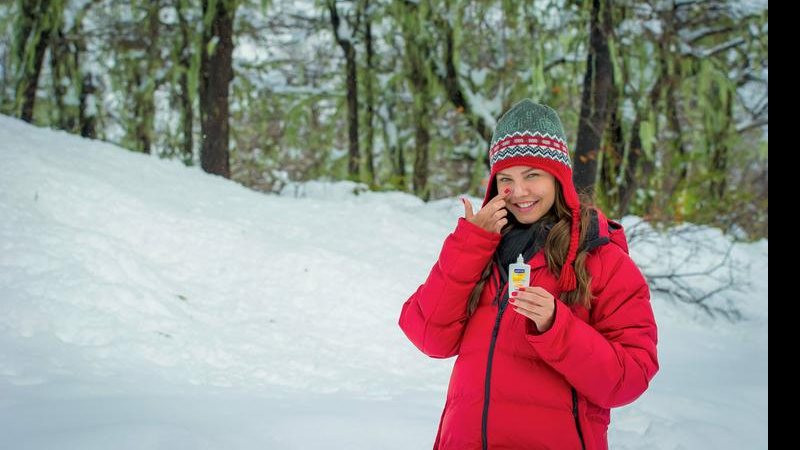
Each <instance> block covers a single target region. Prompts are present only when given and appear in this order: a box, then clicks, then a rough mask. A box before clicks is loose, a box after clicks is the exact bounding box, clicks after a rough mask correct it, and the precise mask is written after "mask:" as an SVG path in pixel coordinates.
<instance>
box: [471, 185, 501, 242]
mask: <svg viewBox="0 0 800 450" xmlns="http://www.w3.org/2000/svg"><path fill="white" fill-rule="evenodd" d="M509 193H511V190H510V189H506V190H505V191H504V192H502V193H500V194H497V196H496V197H494V198H493V199H491V200H489V203H487V204H486V206H484V207H483V208H481V210H480V211H478V213H477V214H475V213H473V212H472V203H470V201H469V200H468V199H466V198H462V199H461V201H462V202H463V203H464V218H465V219H467V220H468V221H470V222H472V223H473V224H475V225H477V226H479V227H481V228H483V229H484V230H486V231H489V232H493V233H500V230H502V229H503V226H504V225H505V224H507V223H508V219H506V214H508V210H507V209H506V197H507V196H508V194H509Z"/></svg>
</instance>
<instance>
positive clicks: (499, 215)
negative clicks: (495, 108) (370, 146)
mask: <svg viewBox="0 0 800 450" xmlns="http://www.w3.org/2000/svg"><path fill="white" fill-rule="evenodd" d="M489 158H490V163H491V176H490V177H489V181H490V183H489V186H488V188H487V190H486V197H485V198H484V201H483V205H482V207H481V208H480V210H479V211H478V212H477V213H475V212H473V208H472V204H471V203H470V202H469V201H468V200H466V199H464V217H463V218H460V219H459V221H458V225H457V226H456V229H455V231H454V232H453V233H452V234H450V235H449V236H448V237H447V239H446V240H445V242H444V245H443V247H442V251H441V253H440V255H439V260H438V261H437V262H436V264H434V266H433V269H431V272H430V274H429V275H428V279H427V280H426V281H425V283H424V284H422V285H421V286H420V287H419V288H418V289H417V291H416V292H415V293H414V294H413V295H412V296H411V297H410V298H409V299H408V300H407V301H406V303H405V304H404V305H403V309H402V312H401V314H400V327H401V328H402V329H403V331H404V332H405V334H406V336H408V338H409V340H411V342H413V343H414V345H416V346H417V348H419V349H420V350H421V351H422V352H423V353H425V354H426V355H429V356H431V357H435V358H448V357H451V356H455V355H458V359H457V360H456V362H455V365H454V367H453V373H452V376H451V378H450V387H449V389H448V391H447V400H446V402H445V407H444V411H443V412H442V418H441V421H440V423H439V432H438V434H437V436H436V441H435V443H434V448H435V449H453V450H474V449H483V450H488V449H490V448H513V449H528V448H547V449H559V450H578V449H581V450H586V449H590V450H605V449H607V448H608V442H607V438H606V436H607V431H608V425H609V422H610V409H611V408H613V407H617V406H622V405H625V404H627V403H630V402H632V401H633V400H635V399H636V398H637V397H639V396H640V395H641V394H642V393H643V392H644V391H645V390H646V389H647V387H648V384H649V382H650V380H651V379H652V378H653V376H654V375H655V373H656V371H657V370H658V359H657V354H656V341H657V337H656V335H657V332H656V323H655V319H654V317H653V312H652V309H651V307H650V293H649V290H648V287H647V284H646V282H645V279H644V277H643V276H642V274H641V272H640V271H639V269H638V268H637V267H636V265H635V264H634V263H633V261H632V260H631V259H630V257H629V256H628V253H627V250H628V247H627V243H626V240H625V234H624V233H623V231H622V226H621V225H619V224H618V223H616V222H613V221H611V220H608V219H606V218H605V216H604V215H603V213H602V212H601V211H600V210H598V209H596V208H595V207H593V206H591V205H590V204H589V203H588V202H581V201H580V199H579V197H578V194H577V192H576V191H575V186H574V185H573V183H572V164H571V161H570V157H569V152H568V149H567V143H566V137H565V136H564V130H563V127H562V125H561V120H560V119H559V118H558V115H557V114H556V112H555V111H553V110H552V109H550V108H549V107H547V106H544V105H538V104H536V103H533V102H531V101H529V100H523V101H522V102H520V103H517V104H516V105H514V106H513V107H512V108H511V109H510V110H509V111H508V112H507V113H506V114H505V115H503V117H501V118H500V120H499V121H498V124H497V129H496V130H495V133H494V136H493V137H492V145H491V148H490V151H489ZM509 212H510V213H511V214H509ZM520 256H521V257H522V260H523V261H525V262H527V264H528V265H530V267H531V272H530V280H532V282H533V285H531V286H521V287H520V288H519V289H518V290H516V291H512V292H511V294H510V295H509V290H508V288H507V286H508V277H509V271H510V270H509V265H510V264H512V263H515V262H516V261H517V260H518V258H520ZM509 305H511V308H510V310H511V311H512V312H511V313H509V314H505V311H506V309H507V307H508V306H509Z"/></svg>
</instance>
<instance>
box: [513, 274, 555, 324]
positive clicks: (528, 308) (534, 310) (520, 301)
mask: <svg viewBox="0 0 800 450" xmlns="http://www.w3.org/2000/svg"><path fill="white" fill-rule="evenodd" d="M513 294H517V295H513ZM508 301H509V303H510V304H511V305H512V306H513V307H514V311H516V312H518V313H520V314H522V315H523V316H525V317H527V318H529V319H531V320H532V321H534V323H536V328H538V329H539V332H540V333H544V332H545V331H547V330H549V329H550V327H552V326H553V320H554V319H555V312H556V300H555V298H554V297H553V294H551V293H549V292H547V290H545V289H544V288H542V287H539V286H530V287H521V288H519V290H517V291H514V292H513V293H512V296H511V297H510V298H509V299H508Z"/></svg>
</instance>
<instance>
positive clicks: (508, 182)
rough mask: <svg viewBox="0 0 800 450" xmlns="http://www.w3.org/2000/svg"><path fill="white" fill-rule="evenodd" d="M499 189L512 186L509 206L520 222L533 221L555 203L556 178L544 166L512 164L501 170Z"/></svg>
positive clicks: (507, 198) (508, 198)
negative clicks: (539, 167) (540, 167)
mask: <svg viewBox="0 0 800 450" xmlns="http://www.w3.org/2000/svg"><path fill="white" fill-rule="evenodd" d="M497 189H499V190H500V191H503V192H505V191H506V190H507V189H508V190H510V192H509V194H508V197H506V208H507V209H508V210H509V211H511V213H512V214H514V217H515V218H516V219H517V221H518V222H519V223H522V224H532V223H534V222H536V221H537V220H539V219H541V218H542V216H544V215H545V214H547V212H548V211H550V208H552V207H553V203H554V202H555V198H556V179H555V177H554V176H552V175H550V174H549V173H547V172H546V171H544V170H542V169H536V168H533V167H529V166H512V167H509V168H507V169H503V171H502V172H498V173H497Z"/></svg>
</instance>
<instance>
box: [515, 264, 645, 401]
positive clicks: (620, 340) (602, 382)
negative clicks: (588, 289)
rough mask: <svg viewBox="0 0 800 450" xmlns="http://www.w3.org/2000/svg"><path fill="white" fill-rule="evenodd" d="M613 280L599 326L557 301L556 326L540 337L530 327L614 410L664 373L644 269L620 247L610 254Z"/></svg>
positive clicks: (572, 378)
mask: <svg viewBox="0 0 800 450" xmlns="http://www.w3.org/2000/svg"><path fill="white" fill-rule="evenodd" d="M607 252H608V253H606V255H607V256H608V257H609V259H610V260H612V261H610V262H611V263H610V264H608V265H604V267H603V272H604V273H603V274H602V275H601V278H600V279H601V280H602V279H604V278H605V279H607V280H608V281H607V282H606V283H605V286H602V288H601V290H600V291H599V292H595V294H596V297H597V298H596V302H593V304H594V306H593V308H592V311H591V315H592V318H593V323H594V325H593V326H592V325H589V324H587V323H586V322H584V321H582V320H581V319H579V318H577V317H576V316H575V315H573V313H572V311H571V310H570V309H569V307H567V306H566V305H565V304H564V303H562V302H561V301H559V300H556V312H555V320H554V322H553V326H552V327H551V328H550V329H549V330H547V331H546V332H544V333H541V334H539V333H538V331H537V330H536V325H535V324H534V323H533V321H529V323H528V334H527V339H528V342H529V343H530V344H531V345H532V346H533V347H534V348H535V350H536V351H537V352H538V354H539V355H540V356H541V357H542V358H543V359H544V360H545V361H546V362H547V363H548V364H550V365H551V366H552V367H553V368H554V369H556V370H557V371H559V372H560V373H561V374H562V375H564V377H565V378H566V379H567V381H569V383H570V384H572V386H574V387H575V389H576V390H577V391H578V392H579V393H580V394H581V395H583V396H584V397H586V398H587V399H588V400H589V401H591V402H592V403H594V404H596V405H598V406H600V407H603V408H614V407H618V406H622V405H625V404H628V403H630V402H632V401H634V400H636V399H637V398H638V397H639V396H640V395H642V393H643V392H644V391H645V390H646V389H647V387H648V385H649V383H650V380H651V379H652V378H653V376H654V375H655V374H656V372H657V371H658V357H657V353H656V343H657V341H658V337H657V329H656V323H655V318H654V317H653V310H652V308H651V305H650V291H649V289H648V287H647V283H646V281H645V279H644V276H642V274H641V272H640V271H639V269H638V268H637V267H636V265H635V264H634V262H633V261H632V260H631V259H630V257H629V256H628V255H627V254H626V253H624V252H623V251H622V250H620V249H614V250H610V251H609V250H607Z"/></svg>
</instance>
